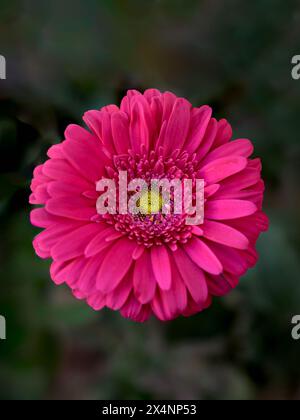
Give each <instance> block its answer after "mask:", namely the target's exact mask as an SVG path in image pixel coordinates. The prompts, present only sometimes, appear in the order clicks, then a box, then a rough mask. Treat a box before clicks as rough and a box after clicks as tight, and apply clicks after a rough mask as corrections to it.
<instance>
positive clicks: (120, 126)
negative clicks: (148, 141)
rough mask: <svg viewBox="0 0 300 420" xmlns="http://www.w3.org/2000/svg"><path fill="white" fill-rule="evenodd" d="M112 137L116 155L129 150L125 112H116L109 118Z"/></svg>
mask: <svg viewBox="0 0 300 420" xmlns="http://www.w3.org/2000/svg"><path fill="white" fill-rule="evenodd" d="M111 128H112V136H113V139H114V145H115V149H116V151H117V152H118V153H120V154H122V153H128V149H130V148H131V145H130V138H129V122H128V116H127V114H125V112H116V113H114V114H113V115H112V117H111Z"/></svg>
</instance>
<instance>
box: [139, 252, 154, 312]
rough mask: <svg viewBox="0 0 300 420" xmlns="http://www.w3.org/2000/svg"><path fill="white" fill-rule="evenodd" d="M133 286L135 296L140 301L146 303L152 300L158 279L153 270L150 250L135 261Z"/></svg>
mask: <svg viewBox="0 0 300 420" xmlns="http://www.w3.org/2000/svg"><path fill="white" fill-rule="evenodd" d="M133 286H134V292H135V296H136V298H137V300H138V301H139V302H141V303H143V304H144V303H148V302H150V301H151V300H152V298H153V296H154V293H155V288H156V280H155V277H154V274H153V271H152V264H151V256H150V253H149V252H144V253H143V255H142V256H141V257H140V258H139V259H138V260H137V261H136V263H135V268H134V274H133Z"/></svg>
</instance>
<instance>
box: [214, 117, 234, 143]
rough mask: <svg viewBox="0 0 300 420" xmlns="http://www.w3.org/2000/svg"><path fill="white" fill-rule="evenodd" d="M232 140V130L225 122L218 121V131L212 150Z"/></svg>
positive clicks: (223, 120)
mask: <svg viewBox="0 0 300 420" xmlns="http://www.w3.org/2000/svg"><path fill="white" fill-rule="evenodd" d="M231 138H232V128H231V125H230V124H229V123H228V121H227V120H225V119H222V120H220V121H218V131H217V134H216V138H215V141H214V144H213V148H214V149H215V148H217V147H220V146H222V145H223V144H225V143H228V142H229V140H231Z"/></svg>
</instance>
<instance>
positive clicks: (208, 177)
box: [199, 156, 248, 184]
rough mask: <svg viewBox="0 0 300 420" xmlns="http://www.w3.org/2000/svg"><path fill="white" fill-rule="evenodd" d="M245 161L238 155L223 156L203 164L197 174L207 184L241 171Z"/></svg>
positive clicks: (245, 163)
mask: <svg viewBox="0 0 300 420" xmlns="http://www.w3.org/2000/svg"><path fill="white" fill-rule="evenodd" d="M247 163H248V162H247V159H245V158H243V157H240V156H229V157H223V158H220V159H217V160H214V161H212V162H210V163H208V164H207V165H205V166H204V167H203V168H202V169H201V170H200V171H199V176H200V177H201V178H203V179H204V180H205V181H206V182H207V183H208V184H214V183H217V182H219V181H222V180H223V179H224V178H228V177H229V176H231V175H234V174H236V173H238V172H241V171H242V170H243V169H245V168H246V166H247Z"/></svg>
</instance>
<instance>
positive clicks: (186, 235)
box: [30, 89, 268, 321]
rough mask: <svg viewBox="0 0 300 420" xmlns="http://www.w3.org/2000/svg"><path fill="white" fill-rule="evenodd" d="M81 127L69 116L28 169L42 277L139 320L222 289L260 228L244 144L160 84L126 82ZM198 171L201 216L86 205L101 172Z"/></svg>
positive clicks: (193, 308) (257, 192)
mask: <svg viewBox="0 0 300 420" xmlns="http://www.w3.org/2000/svg"><path fill="white" fill-rule="evenodd" d="M83 120H84V121H85V123H86V124H87V126H88V128H89V131H88V130H86V129H84V128H82V127H80V126H77V125H69V126H68V127H67V129H66V132H65V140H64V141H63V142H62V143H60V144H57V145H54V146H52V147H51V148H50V149H49V151H48V156H49V159H48V160H47V161H46V162H45V163H44V164H42V165H39V166H37V167H36V168H35V170H34V178H33V181H32V184H31V190H32V194H31V196H30V203H31V204H39V205H42V207H39V208H36V209H34V210H32V212H31V222H32V224H33V225H35V226H38V227H41V228H44V230H43V231H42V232H41V233H40V234H38V235H37V236H36V237H35V239H34V241H33V245H34V248H35V251H36V253H37V255H38V256H39V257H41V258H51V259H52V260H53V262H52V264H51V269H50V273H51V277H52V279H53V281H54V282H55V283H56V284H62V283H66V284H67V285H68V286H69V287H70V288H71V290H72V292H73V294H74V295H75V296H76V297H77V298H79V299H86V301H87V303H88V304H89V305H90V306H91V307H92V308H94V309H95V310H100V309H102V308H103V307H108V308H111V309H113V310H119V311H120V312H121V314H122V315H123V316H124V317H127V318H131V319H133V320H135V321H145V320H146V319H148V318H149V316H150V315H151V314H154V315H156V317H157V318H159V319H160V320H170V319H173V318H175V317H177V316H179V315H184V316H189V315H192V314H195V313H197V312H200V311H202V310H203V309H205V308H207V307H208V306H209V305H210V303H211V299H212V296H221V295H225V294H227V293H228V292H229V291H230V290H231V289H233V288H235V287H236V286H237V284H238V282H239V278H240V277H241V276H242V275H243V274H245V273H246V271H247V270H248V269H249V268H250V267H253V266H254V265H255V264H256V262H257V258H258V257H257V253H256V250H255V244H256V241H257V239H258V236H259V234H260V233H261V232H262V231H265V230H266V229H267V227H268V219H267V217H266V216H265V214H264V213H263V212H262V201H263V191H264V183H263V181H262V179H261V162H260V160H259V159H252V160H251V159H250V156H251V155H252V153H253V146H252V143H251V142H250V141H249V140H247V139H237V140H234V141H233V140H232V129H231V126H230V125H229V124H228V122H227V121H226V120H224V119H223V120H220V121H217V120H216V119H214V118H212V110H211V108H210V107H208V106H206V105H205V106H202V107H200V108H193V107H192V105H191V104H190V103H189V102H188V101H187V100H185V99H183V98H178V97H176V96H175V95H174V94H172V93H170V92H166V93H161V92H159V91H158V90H156V89H149V90H147V91H145V93H144V94H141V93H139V92H137V91H129V92H128V93H127V95H126V96H125V97H124V98H123V100H122V102H121V105H120V107H118V106H116V105H109V106H106V107H103V108H101V109H100V110H94V111H88V112H86V113H85V114H84V117H83ZM120 170H122V171H127V172H128V174H129V176H130V178H142V179H145V180H149V179H150V178H152V177H161V176H164V177H165V178H168V179H174V178H179V179H180V180H183V179H185V178H189V179H195V178H201V179H204V181H205V189H204V193H205V206H204V208H205V213H204V216H205V219H204V223H203V224H201V225H200V226H190V225H187V224H186V223H185V220H184V218H185V216H184V215H177V214H171V215H163V214H160V213H158V214H157V215H156V217H155V218H153V217H150V215H149V216H148V215H146V216H144V217H142V218H141V217H137V216H135V215H130V214H115V215H112V214H107V215H103V216H100V215H99V214H97V210H96V202H97V199H98V197H99V192H97V191H96V183H97V182H98V181H99V180H100V179H101V178H111V179H116V178H118V173H119V171H120Z"/></svg>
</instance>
